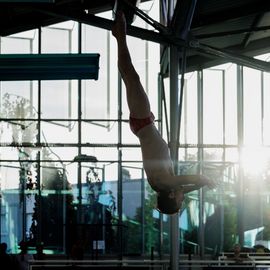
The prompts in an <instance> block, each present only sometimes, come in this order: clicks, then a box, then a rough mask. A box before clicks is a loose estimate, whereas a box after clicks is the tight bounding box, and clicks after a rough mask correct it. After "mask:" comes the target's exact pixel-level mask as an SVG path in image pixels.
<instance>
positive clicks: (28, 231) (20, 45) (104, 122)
mask: <svg viewBox="0 0 270 270" xmlns="http://www.w3.org/2000/svg"><path fill="white" fill-rule="evenodd" d="M142 8H143V9H144V10H145V11H147V12H148V13H149V15H150V16H152V14H155V16H154V17H157V16H156V14H158V2H156V1H153V3H152V4H151V5H150V6H149V3H148V5H143V6H142ZM100 16H103V17H105V18H111V13H104V14H100ZM135 24H136V25H138V26H140V27H147V26H146V25H145V24H144V23H143V22H142V21H140V20H139V19H138V20H137V19H136V21H135ZM128 42H129V45H130V50H131V54H132V59H133V63H134V65H135V67H136V69H137V70H138V72H139V75H140V77H141V81H142V83H143V85H144V87H145V89H146V92H147V93H148V95H149V99H150V103H151V107H152V111H153V113H154V114H155V116H156V124H157V126H159V127H160V130H161V133H162V135H163V137H164V139H165V140H166V141H167V140H168V136H167V135H168V132H169V131H168V129H167V125H166V122H167V121H166V120H168V119H166V114H165V108H167V111H168V112H169V111H170V110H169V107H170V104H169V103H168V101H169V100H170V99H169V95H170V91H169V87H168V85H169V84H168V79H164V86H165V88H164V91H165V96H166V101H167V102H166V106H165V104H164V103H163V104H162V106H161V93H160V92H159V91H158V89H160V88H159V86H160V85H158V74H159V53H160V50H159V46H158V45H157V44H152V43H150V42H145V41H143V40H139V39H135V38H132V37H128ZM116 52H117V51H116V42H115V40H114V38H113V37H112V35H111V33H110V32H108V31H105V30H103V29H99V28H95V27H92V26H89V25H84V24H82V25H80V24H78V23H76V22H65V23H61V24H57V25H52V26H49V27H45V28H42V29H40V30H33V31H28V32H24V33H20V34H17V35H13V36H9V37H2V38H1V53H2V54H10V53H30V54H36V53H99V54H100V68H99V79H98V80H97V81H94V80H81V81H78V80H62V81H53V80H50V81H15V82H12V81H8V82H1V84H0V95H1V102H0V106H1V107H0V113H1V125H0V127H1V132H0V176H1V178H0V181H1V197H0V198H1V200H0V204H1V215H0V217H1V227H0V231H1V242H6V243H7V244H8V249H9V251H10V252H14V253H16V252H18V244H19V242H20V241H22V240H24V241H26V242H27V243H28V244H29V248H30V249H34V248H35V246H36V244H38V243H40V242H43V243H44V245H45V250H46V252H47V253H55V254H67V255H69V256H72V253H71V251H72V247H73V246H74V245H75V244H76V245H81V246H83V249H84V252H85V255H87V256H91V257H92V258H94V257H96V256H98V255H99V254H114V255H119V254H120V255H127V254H128V255H141V254H146V255H150V254H151V253H152V254H155V255H156V254H157V255H164V254H169V253H170V237H169V235H170V224H169V217H168V216H166V215H161V214H160V213H159V212H158V211H157V210H156V209H155V205H156V201H155V200H156V199H155V194H154V192H153V190H152V189H151V188H150V186H149V185H148V182H147V180H146V177H145V172H144V170H143V168H142V160H141V150H140V147H139V142H138V140H137V138H136V137H135V136H134V135H133V134H132V133H131V131H130V129H129V124H128V118H129V113H128V108H127V105H126V96H125V87H124V85H123V83H122V82H121V81H120V80H119V79H120V78H119V74H118V69H117V58H116V57H117V55H116ZM267 57H269V55H264V56H261V58H262V59H264V60H267V59H268V58H267ZM240 78H243V84H242V83H241V80H240ZM179 79H180V78H179ZM179 82H180V80H179ZM179 85H180V83H179ZM269 89H270V76H269V74H266V73H263V72H259V71H256V70H252V69H248V68H243V67H239V66H237V65H235V64H232V63H228V64H226V65H222V66H217V67H213V68H210V69H207V70H200V71H197V72H192V73H189V74H186V75H185V89H184V100H183V108H182V112H183V114H182V119H181V132H180V141H179V145H180V147H179V174H196V173H203V174H205V175H207V176H208V177H210V178H213V179H215V180H216V181H217V183H218V185H217V188H216V189H213V190H210V189H208V188H207V187H204V188H202V189H200V190H198V191H193V192H190V193H188V194H186V198H185V201H184V204H183V207H182V209H181V212H180V215H179V224H180V227H179V231H180V239H179V241H180V251H181V253H194V254H198V253H202V252H203V253H209V254H214V253H217V252H219V251H222V250H230V249H231V248H232V246H233V244H234V243H236V242H238V241H240V242H241V243H242V244H243V245H245V246H246V247H249V248H252V247H253V246H255V245H256V244H258V243H262V244H264V245H265V246H266V247H269V241H270V239H269V237H270V236H269V224H270V223H269V220H268V219H269V211H270V208H269V201H270V199H269V198H270V197H269V183H270V162H269V161H270V159H269V157H270V155H269V154H270V153H269V133H270V128H269V127H270V124H269V117H270V116H269V115H270V114H269V113H270V112H269V108H270V106H269V104H268V103H269V101H270V93H269ZM168 117H169V116H168ZM85 155H86V156H85ZM256 210H257V211H256Z"/></svg>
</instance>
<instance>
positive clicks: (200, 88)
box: [197, 71, 204, 258]
mask: <svg viewBox="0 0 270 270" xmlns="http://www.w3.org/2000/svg"><path fill="white" fill-rule="evenodd" d="M197 75H198V77H197V86H198V87H197V88H198V145H199V148H198V162H199V168H198V173H199V174H201V173H202V162H203V148H202V145H203V72H202V71H198V73H197ZM198 242H199V247H200V251H199V252H200V256H201V257H202V258H203V257H204V190H203V188H201V189H200V190H199V238H198Z"/></svg>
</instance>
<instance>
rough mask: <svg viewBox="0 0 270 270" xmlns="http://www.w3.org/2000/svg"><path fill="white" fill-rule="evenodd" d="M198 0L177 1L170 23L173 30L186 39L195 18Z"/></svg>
mask: <svg viewBox="0 0 270 270" xmlns="http://www.w3.org/2000/svg"><path fill="white" fill-rule="evenodd" d="M196 4H197V0H181V1H177V3H176V6H175V9H174V13H173V18H172V21H171V24H170V28H171V30H172V32H173V33H174V34H175V35H176V36H177V37H179V38H182V39H186V38H187V36H188V34H189V31H190V26H191V23H192V19H193V14H194V10H195V7H196Z"/></svg>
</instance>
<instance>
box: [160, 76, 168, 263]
mask: <svg viewBox="0 0 270 270" xmlns="http://www.w3.org/2000/svg"><path fill="white" fill-rule="evenodd" d="M163 94H164V95H165V93H164V88H163V78H162V75H161V74H160V73H159V76H158V116H159V119H161V121H160V122H159V123H158V130H159V132H160V134H161V135H162V133H163V132H162V130H163V121H162V120H163V111H162V102H163V101H164V96H163ZM164 108H166V104H164ZM166 115H167V114H165V120H167V119H166ZM167 133H168V129H167ZM167 138H168V139H169V135H168V134H167ZM162 247H163V214H162V213H159V247H158V249H159V258H160V259H162V257H163V249H162Z"/></svg>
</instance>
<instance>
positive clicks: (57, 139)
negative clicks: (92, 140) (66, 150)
mask: <svg viewBox="0 0 270 270" xmlns="http://www.w3.org/2000/svg"><path fill="white" fill-rule="evenodd" d="M41 134H42V137H41V142H45V143H77V141H78V123H76V122H74V121H53V122H41Z"/></svg>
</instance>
